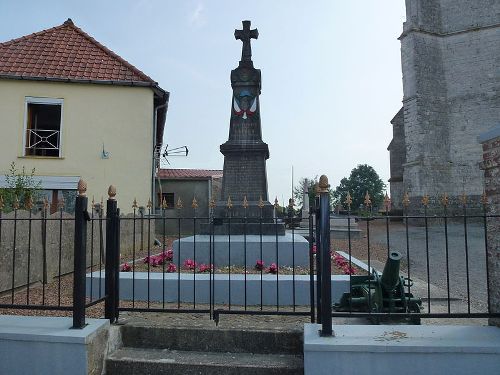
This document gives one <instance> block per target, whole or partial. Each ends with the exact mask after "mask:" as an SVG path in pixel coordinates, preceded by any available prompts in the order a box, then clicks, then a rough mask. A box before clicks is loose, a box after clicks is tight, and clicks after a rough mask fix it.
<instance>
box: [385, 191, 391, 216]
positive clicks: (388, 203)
mask: <svg viewBox="0 0 500 375" xmlns="http://www.w3.org/2000/svg"><path fill="white" fill-rule="evenodd" d="M384 207H385V212H388V211H389V210H390V209H391V198H390V197H389V195H388V194H387V191H386V192H385V196H384Z"/></svg>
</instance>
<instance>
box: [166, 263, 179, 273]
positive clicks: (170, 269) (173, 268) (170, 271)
mask: <svg viewBox="0 0 500 375" xmlns="http://www.w3.org/2000/svg"><path fill="white" fill-rule="evenodd" d="M175 271H177V267H176V266H175V264H173V263H169V265H168V267H167V272H169V273H172V272H175Z"/></svg>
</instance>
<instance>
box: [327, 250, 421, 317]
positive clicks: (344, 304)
mask: <svg viewBox="0 0 500 375" xmlns="http://www.w3.org/2000/svg"><path fill="white" fill-rule="evenodd" d="M401 258H402V257H401V254H400V253H399V252H397V251H391V252H390V254H389V257H388V259H387V262H386V263H385V266H384V271H383V272H382V275H380V274H379V273H378V272H377V271H375V270H373V272H372V273H371V275H354V276H352V279H351V280H352V284H351V291H350V292H347V293H344V294H343V295H342V298H341V299H340V302H339V303H338V304H335V305H334V306H333V308H334V310H336V311H339V312H340V311H354V312H372V313H403V314H411V313H419V312H420V310H421V307H422V300H421V299H420V298H415V297H414V296H413V294H412V293H409V292H407V291H405V287H408V286H410V287H411V285H412V281H411V280H410V279H408V278H404V277H402V276H400V275H399V265H400V262H401ZM371 320H372V322H373V323H375V324H379V323H380V321H381V320H391V321H407V322H409V323H412V324H420V318H419V317H412V316H407V317H401V316H398V317H396V316H390V315H387V317H386V318H385V317H384V318H382V317H380V316H373V317H371Z"/></svg>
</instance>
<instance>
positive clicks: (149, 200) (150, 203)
mask: <svg viewBox="0 0 500 375" xmlns="http://www.w3.org/2000/svg"><path fill="white" fill-rule="evenodd" d="M146 207H147V208H148V209H151V207H153V202H152V201H151V198H149V199H148V204H147V205H146Z"/></svg>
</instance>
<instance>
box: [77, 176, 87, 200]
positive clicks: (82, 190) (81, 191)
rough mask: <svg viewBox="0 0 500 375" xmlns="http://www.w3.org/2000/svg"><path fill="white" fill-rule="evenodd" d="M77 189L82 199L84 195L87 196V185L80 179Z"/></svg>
mask: <svg viewBox="0 0 500 375" xmlns="http://www.w3.org/2000/svg"><path fill="white" fill-rule="evenodd" d="M77 189H78V195H79V196H81V197H84V196H85V195H87V183H86V182H85V181H84V180H83V179H82V178H80V180H79V181H78V187H77Z"/></svg>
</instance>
